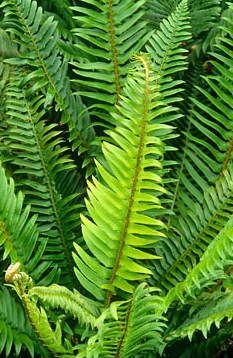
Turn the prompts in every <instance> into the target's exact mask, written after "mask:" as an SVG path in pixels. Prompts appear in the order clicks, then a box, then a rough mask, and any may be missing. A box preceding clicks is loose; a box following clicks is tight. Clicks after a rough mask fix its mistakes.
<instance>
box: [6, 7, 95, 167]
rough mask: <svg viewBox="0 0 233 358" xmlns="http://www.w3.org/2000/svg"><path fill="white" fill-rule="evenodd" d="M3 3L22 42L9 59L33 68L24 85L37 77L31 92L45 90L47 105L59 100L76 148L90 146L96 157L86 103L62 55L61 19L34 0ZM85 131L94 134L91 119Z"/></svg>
mask: <svg viewBox="0 0 233 358" xmlns="http://www.w3.org/2000/svg"><path fill="white" fill-rule="evenodd" d="M1 7H2V8H3V10H4V13H5V18H4V22H5V24H6V26H7V28H8V31H11V32H13V33H14V34H15V41H17V43H18V44H19V46H20V49H19V52H20V54H19V56H18V57H17V58H11V59H8V63H10V64H13V65H16V66H25V65H28V66H29V68H30V69H31V71H30V72H29V73H28V74H27V75H25V76H24V79H23V80H22V83H21V86H23V85H26V84H27V83H28V82H31V81H33V85H32V86H31V87H30V89H28V90H27V92H28V94H32V93H34V92H36V91H38V90H41V91H42V92H43V93H44V96H45V98H46V99H45V103H44V105H45V107H46V106H49V105H50V104H51V103H52V102H53V100H55V103H56V110H57V111H58V110H59V111H61V112H62V118H61V122H62V123H67V125H68V127H69V139H70V142H71V143H72V148H73V150H76V149H77V148H79V147H80V146H81V147H82V150H83V151H86V152H88V151H89V150H90V157H92V152H93V151H94V150H95V147H94V146H92V145H91V143H89V141H88V137H87V136H86V135H84V137H83V133H82V131H80V130H79V123H78V121H79V120H80V119H78V118H79V117H80V116H81V112H82V110H83V109H84V106H83V104H82V102H81V100H80V98H78V97H77V96H75V95H73V94H72V91H71V88H70V80H69V77H68V76H67V70H68V63H67V61H66V60H65V59H63V58H62V57H61V55H60V48H59V44H58V42H59V33H58V29H57V22H56V21H54V19H53V17H52V16H49V17H46V16H45V15H44V13H43V10H42V8H41V7H38V6H37V3H36V2H35V1H33V0H17V1H14V0H6V1H4V2H3V3H2V4H1ZM85 131H86V132H87V131H88V132H89V136H90V138H92V137H93V134H94V132H93V130H92V128H90V123H86V126H85ZM80 150H81V148H80ZM96 150H97V149H96ZM90 161H91V158H90Z"/></svg>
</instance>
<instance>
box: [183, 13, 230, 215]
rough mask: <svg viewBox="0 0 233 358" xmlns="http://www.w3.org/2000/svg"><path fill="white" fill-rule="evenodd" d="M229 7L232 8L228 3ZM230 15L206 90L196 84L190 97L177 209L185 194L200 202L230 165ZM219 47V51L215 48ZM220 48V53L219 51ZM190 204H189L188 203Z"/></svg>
mask: <svg viewBox="0 0 233 358" xmlns="http://www.w3.org/2000/svg"><path fill="white" fill-rule="evenodd" d="M231 9H232V11H233V8H232V7H231ZM231 26H232V19H230V17H229V24H228V26H225V28H224V33H223V34H222V36H221V37H220V38H219V40H218V41H217V42H218V44H217V45H216V51H215V53H213V54H212V56H213V57H214V58H215V61H212V65H213V66H214V70H215V74H213V75H211V76H206V77H204V80H205V81H206V83H207V85H208V87H209V89H210V90H207V89H201V88H199V91H200V93H201V94H202V97H201V98H199V100H197V99H195V98H193V105H194V108H193V110H192V113H191V115H190V116H189V121H190V126H189V127H190V128H189V131H188V132H187V134H186V141H185V144H184V150H185V155H184V156H183V159H182V163H181V170H180V171H179V173H178V175H179V182H180V187H179V195H178V203H177V205H178V206H179V211H182V208H183V206H184V202H185V205H189V204H188V198H187V195H189V196H190V197H191V198H192V199H193V200H194V201H198V202H201V201H202V198H203V192H204V191H205V190H206V189H207V188H208V187H209V185H210V184H213V183H214V182H216V180H217V179H218V178H219V176H220V175H222V174H223V173H224V171H225V170H226V169H227V168H228V166H229V165H231V159H232V149H233V145H232V143H233V139H232V138H233V124H232V123H233V122H232V118H233V117H232V106H233V101H232V96H231V94H232V88H233V81H232V65H233V60H232V56H231V53H232V49H233V39H232V35H231V33H232V32H231ZM217 49H219V51H218V50H217ZM220 51H221V54H220ZM191 205H192V204H191Z"/></svg>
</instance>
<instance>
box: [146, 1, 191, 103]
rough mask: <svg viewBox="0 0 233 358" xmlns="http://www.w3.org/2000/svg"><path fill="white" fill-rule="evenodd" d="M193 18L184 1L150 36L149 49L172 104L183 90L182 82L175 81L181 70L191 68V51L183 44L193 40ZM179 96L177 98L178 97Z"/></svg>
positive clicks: (167, 97)
mask: <svg viewBox="0 0 233 358" xmlns="http://www.w3.org/2000/svg"><path fill="white" fill-rule="evenodd" d="M190 29H191V26H190V18H189V9H188V0H183V1H181V2H180V4H179V5H178V6H177V8H176V9H175V11H174V12H173V13H172V14H171V15H170V16H169V17H168V18H167V19H166V20H163V21H162V22H161V24H160V29H159V30H157V32H155V33H154V34H153V35H152V37H151V38H150V40H149V42H148V45H147V46H146V49H147V51H148V53H149V54H150V55H151V59H152V60H153V62H154V72H155V76H156V77H157V78H156V81H157V84H158V86H159V90H160V92H161V93H162V94H163V96H164V98H166V100H167V102H168V103H170V102H171V103H174V102H175V100H177V98H176V95H177V93H179V91H180V90H179V88H176V87H177V85H180V83H182V82H181V81H179V80H177V81H172V77H173V76H174V74H176V73H177V72H180V71H183V70H185V69H186V68H187V56H185V54H187V50H185V49H183V48H182V47H181V43H184V42H185V41H187V40H188V39H190V37H191V34H190ZM174 97H175V98H174Z"/></svg>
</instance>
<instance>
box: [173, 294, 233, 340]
mask: <svg viewBox="0 0 233 358" xmlns="http://www.w3.org/2000/svg"><path fill="white" fill-rule="evenodd" d="M224 319H227V320H228V322H229V321H231V320H232V319H233V294H232V293H226V294H223V295H222V297H221V298H220V299H219V300H218V302H217V303H216V302H212V303H209V304H208V305H206V306H205V307H204V308H202V309H201V310H200V311H199V312H198V313H196V314H195V315H193V316H192V317H190V318H187V319H186V320H185V322H184V323H183V324H182V325H181V326H180V327H178V328H177V329H176V330H175V331H172V332H170V333H169V335H168V337H167V340H168V341H171V340H175V339H176V338H179V339H180V338H184V337H186V336H188V338H189V339H190V341H191V340H192V337H193V334H194V333H195V332H196V331H201V332H202V333H203V335H204V337H205V338H207V336H208V332H209V331H210V328H211V326H212V325H213V324H215V326H216V327H217V328H219V326H220V323H221V321H222V320H224Z"/></svg>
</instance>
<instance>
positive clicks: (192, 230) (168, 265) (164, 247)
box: [154, 168, 233, 289]
mask: <svg viewBox="0 0 233 358" xmlns="http://www.w3.org/2000/svg"><path fill="white" fill-rule="evenodd" d="M232 199H233V168H231V170H230V171H229V172H225V174H224V176H223V177H222V178H221V179H220V180H219V181H218V182H217V183H216V186H215V187H211V188H209V190H207V191H206V192H205V194H204V201H203V203H202V204H201V205H200V204H198V203H195V202H192V205H190V208H189V209H188V210H186V213H185V215H182V216H180V217H179V218H178V219H177V223H176V226H175V227H176V230H175V231H174V232H172V228H171V231H170V232H169V233H168V238H167V239H166V240H163V241H162V242H161V246H160V244H158V249H157V254H158V255H161V256H162V257H163V259H162V260H160V261H159V262H158V263H157V264H156V265H155V267H154V270H155V275H154V276H155V281H156V283H157V284H158V285H160V287H162V286H163V287H164V288H166V289H169V288H170V287H172V286H174V285H175V284H176V283H177V282H179V281H182V280H183V279H184V278H185V276H186V274H187V272H189V271H190V270H191V269H192V268H193V267H195V265H196V264H197V263H198V262H199V260H200V258H201V257H202V255H203V253H204V252H205V250H206V248H207V247H208V245H209V244H210V243H211V242H212V241H213V240H214V239H215V237H216V235H218V233H219V231H220V230H221V229H223V228H224V226H225V225H226V223H227V221H228V219H229V216H230V215H233V208H232ZM159 246H160V247H159Z"/></svg>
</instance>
